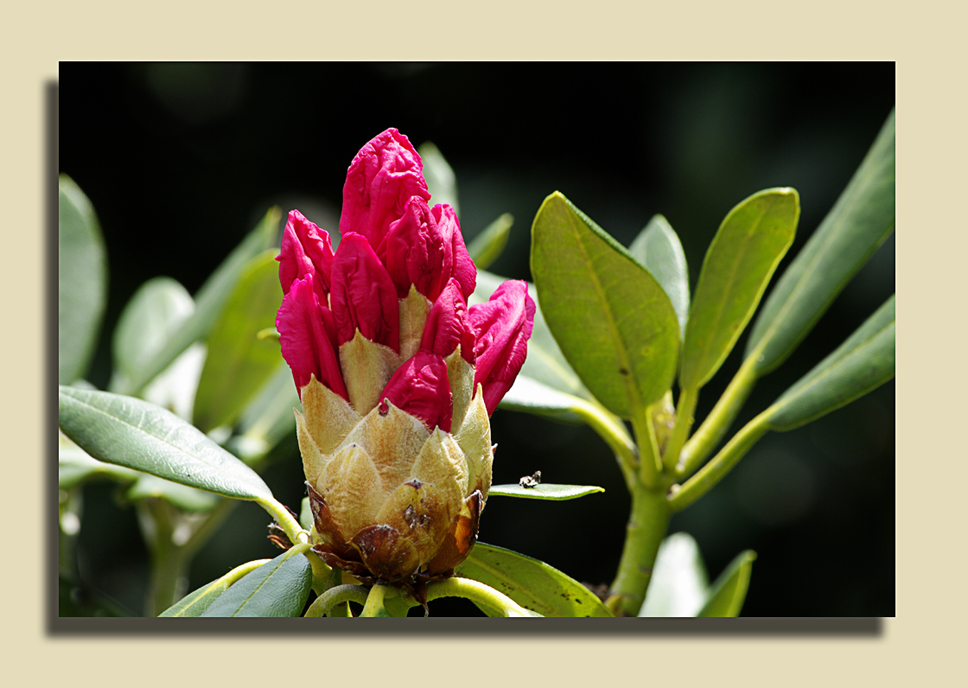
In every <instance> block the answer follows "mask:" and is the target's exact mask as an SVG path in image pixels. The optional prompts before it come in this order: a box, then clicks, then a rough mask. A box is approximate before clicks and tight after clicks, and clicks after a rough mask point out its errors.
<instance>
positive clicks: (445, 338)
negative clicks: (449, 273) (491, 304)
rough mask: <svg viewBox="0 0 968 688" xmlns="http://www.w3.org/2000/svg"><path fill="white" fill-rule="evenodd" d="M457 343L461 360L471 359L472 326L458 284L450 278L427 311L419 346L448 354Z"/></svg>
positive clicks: (472, 349) (441, 353)
mask: <svg viewBox="0 0 968 688" xmlns="http://www.w3.org/2000/svg"><path fill="white" fill-rule="evenodd" d="M458 346H460V347H461V352H462V353H463V355H464V360H466V361H467V362H468V363H473V362H474V330H473V328H472V327H471V324H470V320H469V319H468V315H467V301H466V299H465V298H464V295H463V293H461V287H460V284H459V283H458V282H457V280H456V279H454V278H451V279H450V280H449V281H448V282H447V286H446V287H445V288H444V290H443V291H442V292H441V293H440V296H439V297H438V298H437V300H436V301H435V302H434V305H433V306H432V307H431V309H430V313H428V315H427V323H426V324H425V325H424V331H423V338H422V339H421V341H420V348H421V349H426V350H427V351H432V352H434V353H435V354H437V355H439V356H444V357H447V356H450V354H452V353H453V352H454V351H455V350H456V349H457V347H458Z"/></svg>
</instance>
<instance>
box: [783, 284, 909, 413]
mask: <svg viewBox="0 0 968 688" xmlns="http://www.w3.org/2000/svg"><path fill="white" fill-rule="evenodd" d="M893 377H894V296H893V295H892V296H891V297H890V298H889V299H888V300H887V301H885V302H884V305H882V306H881V307H880V308H879V309H877V311H876V312H875V313H874V314H873V315H872V316H871V317H870V318H868V319H867V320H866V321H865V322H864V324H863V325H861V326H860V327H859V328H857V330H856V331H855V332H854V334H852V335H851V336H850V337H849V338H848V339H847V341H845V342H844V343H843V344H841V345H840V346H839V347H838V348H837V350H836V351H834V352H833V353H832V354H830V355H829V356H827V357H826V358H825V359H824V360H822V361H821V362H820V363H818V364H817V365H816V366H815V367H814V368H813V370H811V371H810V372H809V373H807V374H806V375H805V376H803V377H802V378H801V379H800V380H799V381H798V382H797V383H796V384H795V385H793V386H792V387H791V388H790V389H788V390H787V391H786V392H784V393H783V395H782V396H780V398H779V399H777V400H776V402H774V404H773V405H772V406H771V407H770V408H769V409H767V411H766V412H765V413H766V414H767V421H766V422H767V425H769V427H770V428H771V429H772V430H792V429H793V428H796V427H799V426H801V425H803V424H805V423H809V422H810V421H812V420H816V419H817V418H820V417H821V416H823V415H825V414H827V413H830V412H831V411H833V410H834V409H838V408H840V407H841V406H844V405H845V404H848V403H850V402H851V401H853V400H854V399H856V398H857V397H860V396H863V395H864V394H867V393H868V392H870V391H871V390H873V389H874V388H876V387H878V386H880V385H882V384H884V383H885V382H887V381H888V380H890V379H891V378H893Z"/></svg>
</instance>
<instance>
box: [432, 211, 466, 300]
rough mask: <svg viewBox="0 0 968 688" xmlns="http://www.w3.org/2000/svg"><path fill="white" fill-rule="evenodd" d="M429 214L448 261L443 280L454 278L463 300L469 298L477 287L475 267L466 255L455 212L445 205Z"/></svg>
mask: <svg viewBox="0 0 968 688" xmlns="http://www.w3.org/2000/svg"><path fill="white" fill-rule="evenodd" d="M431 214H432V215H433V217H434V219H435V220H436V222H437V231H439V232H440V235H441V237H442V239H443V242H444V245H445V246H446V247H447V248H446V249H445V251H446V253H447V256H448V260H447V261H446V262H447V264H448V271H447V273H446V275H445V279H449V278H451V277H453V278H455V279H456V280H457V282H458V283H459V284H460V288H461V292H462V293H463V294H464V298H470V295H471V294H472V293H474V288H475V287H476V286H477V267H476V266H475V265H474V261H473V260H471V257H470V254H468V253H467V246H466V245H465V244H464V236H463V235H462V234H461V231H460V222H459V221H458V220H457V212H456V211H455V210H454V209H453V208H452V207H451V206H449V205H447V204H438V205H435V206H434V207H433V209H432V210H431Z"/></svg>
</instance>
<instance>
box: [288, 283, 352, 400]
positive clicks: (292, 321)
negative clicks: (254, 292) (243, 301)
mask: <svg viewBox="0 0 968 688" xmlns="http://www.w3.org/2000/svg"><path fill="white" fill-rule="evenodd" d="M331 323H332V316H331V315H330V313H329V309H328V308H326V307H325V306H322V305H320V303H319V297H318V296H317V295H316V290H315V289H314V286H313V277H312V275H306V276H305V277H304V278H302V279H298V280H296V281H294V282H293V283H292V285H291V286H290V288H289V293H287V294H286V295H285V297H283V299H282V305H281V306H280V307H279V312H278V313H277V314H276V329H277V330H279V344H280V346H281V348H282V357H283V358H284V359H285V360H286V363H288V364H289V367H290V368H291V369H292V377H293V381H294V382H295V383H296V388H297V389H299V390H302V388H303V387H305V386H306V385H307V384H309V380H310V377H311V376H312V375H315V376H316V379H317V380H319V381H320V382H321V383H322V384H324V385H326V386H327V387H329V388H330V389H331V390H333V391H334V392H336V393H337V394H339V395H340V396H342V397H343V398H344V399H346V400H347V401H348V400H349V395H347V393H346V386H345V385H344V384H343V377H342V374H341V373H340V367H339V359H338V357H337V355H336V348H335V342H334V340H333V338H332V335H331V330H332V325H331ZM300 394H301V392H300Z"/></svg>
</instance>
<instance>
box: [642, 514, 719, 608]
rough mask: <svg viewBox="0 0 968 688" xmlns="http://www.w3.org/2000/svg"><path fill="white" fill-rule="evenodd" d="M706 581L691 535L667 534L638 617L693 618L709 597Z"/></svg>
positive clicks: (697, 547) (704, 569) (697, 549)
mask: <svg viewBox="0 0 968 688" xmlns="http://www.w3.org/2000/svg"><path fill="white" fill-rule="evenodd" d="M708 580H709V579H708V578H707V576H706V567H705V566H703V563H702V556H701V555H700V554H699V545H698V544H696V541H695V540H694V539H693V538H692V536H691V535H689V534H688V533H674V534H673V535H670V536H669V537H667V538H666V539H665V540H663V541H662V544H661V545H660V546H659V554H658V556H657V557H656V560H655V566H654V567H653V573H652V579H651V581H650V582H649V590H648V593H647V594H646V597H645V603H644V604H643V605H642V611H640V612H639V616H686V617H692V616H696V615H697V614H698V613H699V610H700V609H702V607H703V605H704V604H705V603H706V601H707V599H708V598H709V583H708Z"/></svg>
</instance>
